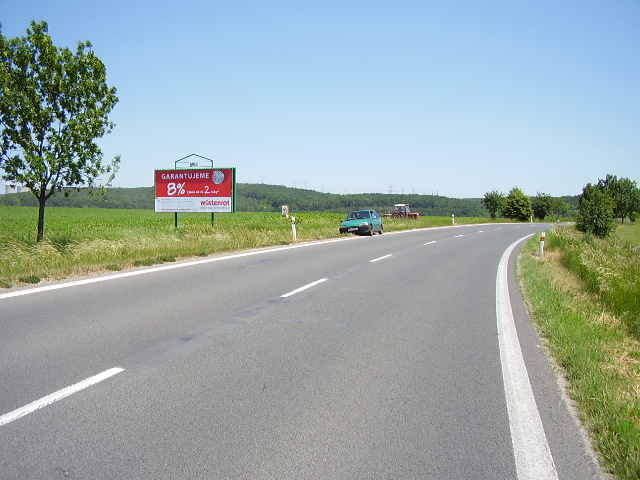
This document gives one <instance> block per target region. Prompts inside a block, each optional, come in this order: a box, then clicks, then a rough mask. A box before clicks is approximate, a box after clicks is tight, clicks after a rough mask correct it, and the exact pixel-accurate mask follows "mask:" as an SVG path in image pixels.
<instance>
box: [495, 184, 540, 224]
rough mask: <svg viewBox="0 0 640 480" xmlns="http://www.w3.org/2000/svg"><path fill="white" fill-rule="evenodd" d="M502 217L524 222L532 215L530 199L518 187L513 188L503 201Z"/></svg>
mask: <svg viewBox="0 0 640 480" xmlns="http://www.w3.org/2000/svg"><path fill="white" fill-rule="evenodd" d="M502 215H503V216H504V217H505V218H511V219H513V220H518V221H520V222H526V221H527V220H529V219H530V218H531V216H532V215H533V210H532V208H531V199H530V198H529V197H528V196H527V195H525V194H524V192H523V191H522V190H520V189H519V188H518V187H513V188H512V189H511V190H510V191H509V193H508V194H507V196H506V198H505V199H504V205H503V206H502Z"/></svg>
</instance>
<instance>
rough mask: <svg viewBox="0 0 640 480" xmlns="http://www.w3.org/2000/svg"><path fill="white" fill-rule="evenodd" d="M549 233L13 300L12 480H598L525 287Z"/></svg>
mask: <svg viewBox="0 0 640 480" xmlns="http://www.w3.org/2000/svg"><path fill="white" fill-rule="evenodd" d="M541 229H542V228H541V226H540V225H535V224H533V225H532V224H515V225H514V224H509V225H478V226H456V227H449V228H437V229H421V230H412V231H407V232H399V233H385V234H384V235H382V236H375V237H344V238H340V239H336V240H331V241H324V242H311V243H305V244H296V245H291V246H285V247H277V248H266V249H257V250H252V251H248V252H240V253H237V254H233V255H223V256H217V257H210V258H205V259H198V260H194V261H190V262H180V263H176V264H170V265H163V266H158V267H152V268H147V269H136V270H131V271H128V272H121V273H119V274H114V275H103V276H96V277H91V278H87V279H82V280H77V281H69V282H55V283H51V284H46V285H42V286H39V287H34V288H25V289H15V290H9V291H6V292H3V293H0V312H1V320H0V327H1V328H2V331H3V335H2V336H1V337H0V386H1V388H0V444H1V445H2V449H1V450H0V478H3V479H4V478H7V479H27V478H29V479H30V478H87V479H89V478H101V479H111V478H113V479H115V478H136V479H146V478H149V479H175V478H196V479H197V478H202V479H204V478H206V479H210V478H242V479H266V478H274V479H298V478H306V479H316V478H317V479H354V478H362V479H369V478H380V479H389V480H391V479H418V478H425V479H440V478H456V479H467V478H468V479H477V478H482V479H493V478H495V479H519V480H525V479H529V478H558V479H562V480H568V479H576V480H577V479H581V480H582V479H590V478H591V479H596V478H600V473H599V471H598V468H597V466H596V465H595V463H594V461H593V459H592V456H591V455H590V453H589V449H588V446H587V445H586V444H585V442H584V440H583V438H582V434H581V431H580V429H579V427H578V425H577V424H576V421H575V420H574V419H573V417H572V416H571V415H570V413H569V411H568V408H567V406H566V402H565V401H564V400H563V397H562V395H561V392H560V391H559V389H558V384H557V381H556V377H555V374H554V371H553V369H552V368H551V367H550V365H549V363H548V361H547V359H546V358H545V355H544V349H543V348H542V347H541V346H540V343H539V341H538V338H537V336H536V332H535V330H534V329H533V327H532V325H531V323H530V322H529V320H528V317H527V314H526V310H525V309H524V305H523V302H522V298H521V297H520V293H519V292H518V289H517V287H516V283H515V279H514V275H513V272H514V267H513V265H514V263H513V262H514V257H515V252H517V250H518V247H519V246H520V245H521V243H522V241H523V239H524V238H527V237H528V236H529V235H531V234H534V233H536V232H537V231H539V230H541ZM505 299H506V300H505ZM507 307H508V308H507ZM505 315H506V320H505ZM505 322H506V323H505ZM512 367H513V368H512ZM524 390H526V392H524V393H523V391H524ZM514 399H515V400H514ZM523 399H524V400H523ZM523 406H524V407H526V408H521V407H523ZM523 412H524V413H523ZM534 438H535V439H536V440H535V441H534V440H533V439H534Z"/></svg>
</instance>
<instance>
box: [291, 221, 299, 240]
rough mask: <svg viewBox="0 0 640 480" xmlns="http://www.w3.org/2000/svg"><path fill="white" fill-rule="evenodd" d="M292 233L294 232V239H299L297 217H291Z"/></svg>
mask: <svg viewBox="0 0 640 480" xmlns="http://www.w3.org/2000/svg"><path fill="white" fill-rule="evenodd" d="M291 233H293V241H294V242H296V241H298V233H297V232H296V217H291Z"/></svg>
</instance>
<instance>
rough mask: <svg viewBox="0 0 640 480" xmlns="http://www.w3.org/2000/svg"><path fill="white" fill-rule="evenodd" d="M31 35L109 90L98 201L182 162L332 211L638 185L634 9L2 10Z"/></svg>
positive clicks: (601, 3)
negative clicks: (353, 199)
mask: <svg viewBox="0 0 640 480" xmlns="http://www.w3.org/2000/svg"><path fill="white" fill-rule="evenodd" d="M32 19H33V20H37V21H40V20H45V21H47V22H48V24H49V33H50V34H51V36H52V38H53V41H54V43H55V44H56V45H58V46H68V47H70V48H72V49H75V45H76V44H77V42H78V41H81V40H82V41H84V40H89V41H91V42H92V43H93V46H94V51H95V52H96V54H97V56H98V57H99V58H100V59H101V60H102V61H103V62H104V63H105V65H106V67H107V74H108V80H107V81H108V83H109V85H112V86H115V87H116V88H117V89H118V96H119V98H120V102H119V103H118V105H117V106H116V107H115V109H114V110H113V112H112V115H111V119H112V120H113V121H114V122H115V123H116V127H115V129H114V131H113V132H112V133H111V134H110V135H108V136H107V137H104V138H103V139H102V140H101V141H100V145H101V146H102V148H103V152H104V154H105V157H113V156H115V155H118V154H120V155H121V156H122V164H121V168H120V171H119V173H118V175H117V177H116V180H115V182H114V186H119V187H137V186H151V185H153V172H154V170H156V169H170V168H173V167H174V162H175V161H176V160H178V159H180V158H182V157H184V156H186V155H189V154H191V153H196V154H199V155H202V156H205V157H208V158H211V159H213V160H214V161H215V166H217V167H236V169H237V180H238V182H241V183H268V184H276V185H286V186H289V187H294V186H295V187H298V188H308V189H313V190H318V191H324V192H333V193H364V192H382V193H388V192H390V191H392V192H393V193H401V192H404V193H412V192H415V193H426V194H431V193H438V194H440V195H444V196H448V197H454V198H470V197H482V196H483V195H484V194H485V192H487V191H491V190H494V189H496V190H499V191H502V192H504V193H507V192H508V191H509V190H510V189H511V188H512V187H514V186H518V187H520V188H521V189H522V190H524V192H525V193H526V194H528V195H531V196H533V195H535V194H536V193H537V192H542V193H549V194H551V195H553V196H560V195H577V194H579V193H580V192H581V190H582V187H583V186H585V185H586V184H587V183H589V182H591V183H595V182H597V181H598V179H599V178H604V177H605V176H606V174H607V173H611V174H614V175H617V176H618V177H627V178H631V179H632V180H635V181H637V182H639V183H640V2H639V1H637V0H611V1H605V0H562V1H558V0H539V1H538V0H536V1H534V0H531V1H514V0H505V1H497V0H487V1H482V0H468V1H458V0H442V1H439V0H438V1H428V0H420V1H417V0H406V1H402V0H398V1H377V0H371V1H355V0H326V1H324V0H316V1H311V0H310V1H305V0H287V1H284V0H283V1H269V0H262V1H257V0H253V1H249V0H233V1H231V0H224V1H218V0H212V1H194V0H181V1H177V2H176V1H172V2H167V1H162V0H154V1H148V0H128V1H121V0H111V1H106V2H105V1H95V0H56V1H52V0H0V22H1V23H2V27H3V28H2V30H3V34H4V35H5V36H7V37H16V36H23V35H25V33H26V29H27V27H28V26H29V21H30V20H32Z"/></svg>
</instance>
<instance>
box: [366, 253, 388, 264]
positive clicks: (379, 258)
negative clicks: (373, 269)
mask: <svg viewBox="0 0 640 480" xmlns="http://www.w3.org/2000/svg"><path fill="white" fill-rule="evenodd" d="M391 255H392V254H391V253H389V254H388V255H383V256H382V257H378V258H374V259H373V260H369V263H373V262H377V261H378V260H384V259H385V258H389V257H390V256H391Z"/></svg>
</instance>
